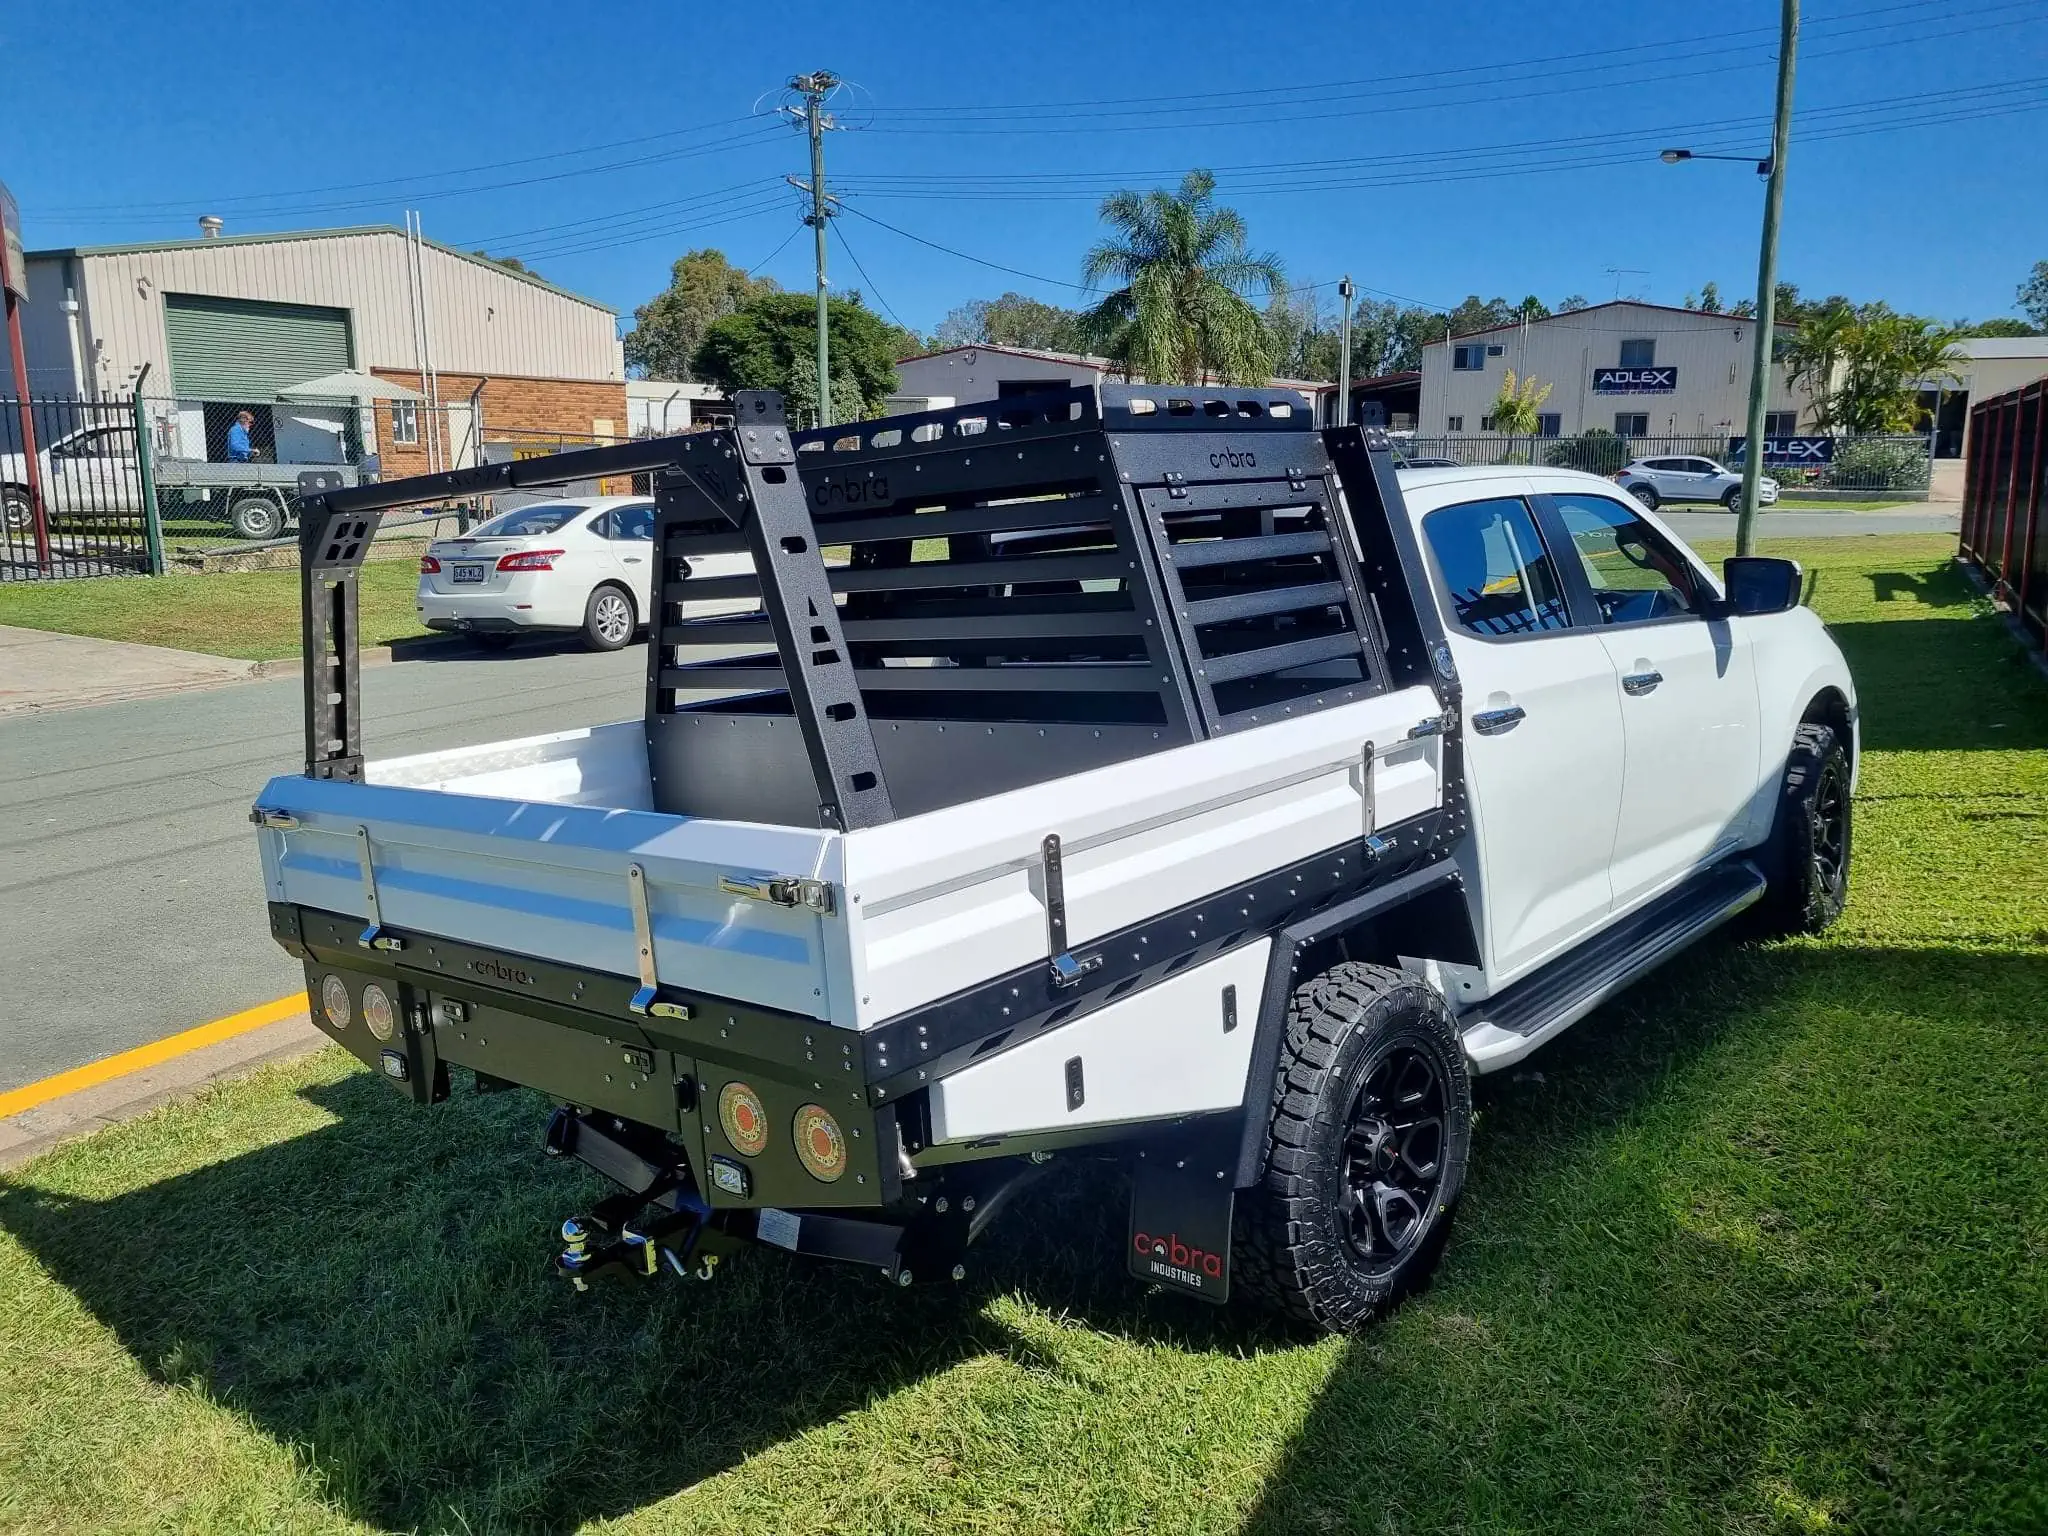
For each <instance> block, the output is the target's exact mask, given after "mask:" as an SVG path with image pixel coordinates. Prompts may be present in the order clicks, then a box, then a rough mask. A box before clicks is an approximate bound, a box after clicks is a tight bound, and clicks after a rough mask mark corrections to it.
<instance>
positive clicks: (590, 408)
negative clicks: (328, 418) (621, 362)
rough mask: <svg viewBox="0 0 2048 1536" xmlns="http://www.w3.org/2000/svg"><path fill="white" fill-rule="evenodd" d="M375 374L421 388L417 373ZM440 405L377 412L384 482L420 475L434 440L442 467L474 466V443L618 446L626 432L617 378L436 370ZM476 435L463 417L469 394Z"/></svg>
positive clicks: (398, 405) (395, 406) (392, 406)
mask: <svg viewBox="0 0 2048 1536" xmlns="http://www.w3.org/2000/svg"><path fill="white" fill-rule="evenodd" d="M372 372H374V373H375V374H376V375H377V377H379V378H381V379H389V380H390V381H391V382H392V383H394V384H402V385H404V386H405V387H406V388H408V389H422V388H423V385H422V384H421V382H420V376H419V374H418V373H417V372H415V371H412V370H409V369H404V368H376V369H373V370H372ZM437 379H438V389H439V394H440V408H439V409H438V410H433V409H430V408H429V407H428V406H427V405H425V404H419V405H413V404H411V403H409V402H404V401H392V402H389V403H388V404H386V405H383V406H381V407H379V409H378V412H377V414H378V422H377V445H378V448H379V450H380V456H381V458H382V462H383V471H384V476H385V478H386V479H395V478H397V477H398V476H401V475H419V474H425V473H426V472H427V470H428V469H429V468H430V467H431V464H430V460H429V454H430V451H432V449H433V447H434V439H435V435H436V434H437V433H438V434H439V437H440V448H439V452H440V457H441V460H442V462H444V463H448V464H474V463H476V462H478V458H479V453H478V446H477V445H478V444H479V443H481V444H482V445H483V447H484V448H486V449H488V448H489V447H490V446H491V445H492V444H504V443H510V444H512V445H514V447H515V449H516V448H518V447H524V446H531V447H535V448H540V447H547V448H556V447H594V446H598V445H601V444H605V443H612V442H623V441H625V439H626V438H627V436H628V435H629V432H628V426H627V416H626V385H625V382H624V381H623V380H617V381H613V380H593V379H529V378H505V377H501V376H496V375H494V376H491V377H487V378H486V377H481V376H479V375H476V374H463V373H448V372H442V373H440V374H438V375H437ZM479 384H481V385H482V386H483V388H482V391H481V392H480V393H478V394H476V395H475V400H476V405H477V408H478V410H477V414H479V415H481V416H482V418H483V421H482V426H481V432H479V430H478V426H477V423H476V421H475V420H474V418H473V417H472V415H471V406H470V402H471V398H472V392H473V391H476V389H477V386H478V385H479Z"/></svg>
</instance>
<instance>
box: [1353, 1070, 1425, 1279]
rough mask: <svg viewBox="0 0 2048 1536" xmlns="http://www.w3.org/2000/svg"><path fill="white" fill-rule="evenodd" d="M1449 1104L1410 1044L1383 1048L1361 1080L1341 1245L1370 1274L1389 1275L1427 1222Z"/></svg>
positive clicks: (1354, 1120)
mask: <svg viewBox="0 0 2048 1536" xmlns="http://www.w3.org/2000/svg"><path fill="white" fill-rule="evenodd" d="M1446 1103H1447V1098H1446V1095H1445V1092H1444V1085H1443V1081H1442V1079H1441V1078H1439V1076H1438V1075H1437V1071H1436V1068H1435V1067H1434V1066H1433V1065H1432V1064H1431V1062H1430V1060H1429V1058H1428V1057H1427V1056H1425V1055H1424V1054H1423V1053H1422V1052H1421V1051H1418V1050H1415V1049H1413V1048H1412V1047H1407V1046H1396V1047H1395V1048H1394V1049H1392V1050H1390V1051H1388V1052H1387V1053H1386V1054H1385V1055H1384V1056H1382V1057H1381V1058H1380V1060H1379V1061H1377V1062H1375V1063H1374V1064H1373V1065H1372V1066H1371V1067H1369V1068H1368V1069H1367V1072H1366V1078H1365V1081H1364V1082H1363V1083H1361V1084H1360V1085H1359V1089H1358V1097H1357V1099H1356V1100H1355V1101H1354V1102H1353V1104H1352V1106H1351V1114H1350V1117H1349V1119H1348V1121H1347V1122H1346V1128H1345V1136H1344V1163H1343V1167H1342V1169H1341V1170H1340V1177H1341V1178H1342V1179H1343V1183H1344V1190H1343V1195H1342V1204H1343V1211H1344V1242H1345V1246H1346V1247H1348V1248H1349V1249H1350V1250H1351V1253H1352V1256H1353V1257H1354V1258H1355V1259H1356V1260H1357V1262H1358V1263H1359V1264H1360V1265H1361V1266H1362V1267H1363V1268H1364V1269H1365V1271H1366V1272H1367V1273H1368V1274H1370V1275H1374V1276H1387V1275H1391V1274H1392V1273H1393V1272H1394V1271H1395V1270H1396V1269H1398V1268H1399V1267H1400V1265H1401V1262H1402V1261H1403V1260H1404V1259H1406V1258H1407V1257H1408V1255H1409V1253H1410V1252H1412V1251H1413V1249H1414V1248H1415V1245H1416V1243H1417V1241H1418V1240H1419V1239H1420V1238H1421V1236H1422V1234H1423V1233H1424V1232H1425V1231H1427V1230H1428V1228H1429V1217H1430V1215H1431V1213H1432V1212H1434V1211H1435V1210H1436V1208H1437V1201H1438V1199H1439V1197H1440V1196H1441V1194H1442V1192H1443V1174H1444V1111H1445V1106H1446Z"/></svg>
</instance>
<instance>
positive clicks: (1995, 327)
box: [1956, 315, 2041, 336]
mask: <svg viewBox="0 0 2048 1536" xmlns="http://www.w3.org/2000/svg"><path fill="white" fill-rule="evenodd" d="M1956 334H1957V335H1958V336H2038V335H2040V334H2041V329H2040V327H2039V326H2033V325H2029V324H2027V322H2026V321H2024V320H2022V319H2020V317H2019V316H2017V315H1998V316H1995V317H1994V318H1992V319H1990V320H1979V321H1977V322H1976V323H1975V324H1974V325H1973V324H1971V323H1969V322H1968V321H1965V322H1964V323H1962V324H1961V325H1958V326H1957V327H1956Z"/></svg>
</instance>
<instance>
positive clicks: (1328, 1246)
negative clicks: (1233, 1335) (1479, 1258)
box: [1232, 961, 1472, 1333]
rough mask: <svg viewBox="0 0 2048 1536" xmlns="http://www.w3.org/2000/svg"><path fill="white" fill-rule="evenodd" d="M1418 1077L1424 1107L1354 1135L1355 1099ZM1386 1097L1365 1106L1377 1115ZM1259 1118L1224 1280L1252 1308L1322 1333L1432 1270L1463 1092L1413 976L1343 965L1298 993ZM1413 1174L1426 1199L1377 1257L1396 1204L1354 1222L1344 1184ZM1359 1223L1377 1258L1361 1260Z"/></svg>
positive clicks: (1359, 1320)
mask: <svg viewBox="0 0 2048 1536" xmlns="http://www.w3.org/2000/svg"><path fill="white" fill-rule="evenodd" d="M1418 1068H1426V1070H1427V1072H1428V1074H1429V1075H1430V1077H1431V1079H1432V1086H1433V1088H1434V1092H1435V1097H1434V1099H1433V1100H1432V1101H1430V1102H1428V1103H1424V1104H1421V1105H1417V1106H1415V1108H1416V1110H1417V1113H1415V1114H1413V1115H1411V1116H1410V1118H1409V1119H1408V1120H1405V1121H1404V1120H1401V1119H1400V1115H1399V1113H1398V1112H1397V1113H1393V1114H1388V1115H1386V1116H1385V1117H1384V1118H1378V1117H1375V1116H1372V1115H1369V1114H1368V1115H1364V1117H1363V1125H1362V1123H1361V1116H1362V1114H1363V1112H1365V1111H1366V1110H1368V1109H1369V1108H1370V1107H1372V1106H1373V1101H1374V1095H1372V1094H1369V1093H1368V1091H1367V1090H1368V1089H1372V1088H1374V1087H1375V1085H1378V1086H1379V1087H1380V1088H1381V1089H1384V1088H1385V1086H1386V1085H1387V1083H1388V1080H1389V1077H1390V1076H1392V1077H1393V1078H1394V1079H1396V1081H1395V1082H1394V1085H1393V1086H1394V1087H1395V1088H1396V1089H1397V1090H1399V1089H1402V1088H1406V1089H1413V1088H1415V1087H1416V1085H1417V1084H1418V1083H1419V1082H1420V1081H1421V1078H1420V1076H1419V1075H1418ZM1386 1097H1387V1095H1386V1094H1385V1093H1384V1092H1383V1091H1382V1092H1381V1093H1379V1094H1378V1095H1377V1098H1378V1100H1379V1101H1381V1105H1382V1107H1384V1101H1385V1100H1386ZM1398 1097H1399V1094H1398V1092H1397V1093H1396V1095H1395V1098H1396V1100H1398ZM1396 1107H1397V1109H1398V1104H1397V1106H1396ZM1432 1110H1433V1111H1434V1113H1428V1112H1427V1111H1432ZM1266 1112H1267V1116H1268V1120H1267V1146H1266V1165H1265V1171H1264V1173H1263V1175H1262V1177H1261V1179H1260V1181H1259V1183H1258V1184H1256V1185H1254V1186H1253V1187H1252V1188H1251V1189H1248V1190H1246V1191H1244V1193H1243V1194H1242V1195H1241V1196H1240V1197H1239V1200H1238V1202H1237V1213H1236V1221H1235V1227H1236V1230H1235V1233H1234V1243H1233V1250H1232V1271H1233V1274H1234V1275H1235V1277H1236V1281H1237V1283H1238V1285H1239V1286H1240V1287H1241V1288H1242V1289H1243V1290H1244V1291H1245V1292H1246V1293H1247V1294H1248V1295H1249V1296H1250V1297H1252V1298H1253V1299H1255V1300H1257V1301H1260V1302H1263V1303H1264V1304H1265V1305H1267V1306H1269V1307H1272V1308H1274V1309H1276V1310H1278V1311H1280V1312H1282V1313H1284V1314H1286V1315H1287V1316H1289V1317H1292V1318H1295V1319H1297V1320H1299V1321H1301V1322H1305V1323H1311V1324H1313V1325H1315V1326H1316V1327H1318V1328H1321V1329H1324V1330H1325V1331H1327V1332H1332V1333H1340V1332H1348V1331H1350V1330H1353V1329H1356V1328H1360V1327H1363V1326H1364V1325H1365V1324H1367V1323H1369V1322H1371V1321H1372V1320H1373V1319H1374V1318H1376V1317H1378V1316H1380V1315H1381V1314H1382V1313H1384V1312H1386V1311H1387V1310H1388V1309H1389V1308H1391V1307H1392V1306H1394V1305H1395V1304H1396V1303H1397V1302H1399V1301H1400V1300H1401V1298H1402V1297H1404V1296H1406V1295H1407V1294H1408V1293H1409V1292H1411V1291H1413V1290H1414V1289H1415V1288H1416V1287H1417V1286H1418V1285H1420V1284H1421V1283H1422V1282H1423V1281H1424V1280H1426V1279H1427V1278H1428V1276H1429V1274H1430V1271H1431V1270H1433V1269H1434V1268H1435V1267H1436V1262H1437V1260H1438V1258H1439V1257H1440V1256H1441V1255H1442V1253H1443V1247H1444V1242H1445V1240H1446V1238H1447V1237H1448V1235H1449V1231H1450V1224H1451V1215H1452V1212H1453V1210H1454V1209H1455V1207H1456V1205H1457V1201H1458V1195H1459V1192H1460V1191H1461V1190H1462V1189H1463V1187H1464V1182H1465V1163H1466V1157H1467V1154H1468V1151H1469V1149H1470V1146H1471V1140H1472V1084H1471V1079H1470V1077H1469V1075H1468V1074H1467V1071H1466V1066H1465V1052H1464V1048H1463V1046H1462V1045H1461V1044H1460V1043H1459V1039H1458V1030H1457V1026H1456V1025H1455V1023H1454V1022H1453V1021H1452V1018H1451V1013H1450V1010H1449V1009H1448V1008H1447V1007H1446V1006H1445V1005H1444V1000H1443V998H1442V997H1441V996H1440V995H1439V994H1438V993H1437V991H1436V989H1435V988H1434V987H1431V986H1430V985H1429V984H1428V983H1426V982H1424V981H1422V980H1421V979H1420V978H1419V977H1415V976H1410V975H1408V974H1407V973H1406V972H1404V971H1398V970H1392V969H1389V968H1388V967H1386V966H1380V965H1365V964H1360V963H1357V962H1353V961H1347V962H1345V963H1343V964H1341V965H1336V966H1333V967H1331V968H1330V969H1329V970H1327V971H1325V972H1323V973H1322V974H1321V975H1320V976H1317V977H1316V978H1314V979H1313V980H1312V981H1309V982H1307V983H1306V984H1304V985H1303V986H1301V987H1299V988H1298V989H1296V991H1295V993H1294V996H1293V998H1292V999H1291V1000H1290V1002H1289V1004H1288V1009H1287V1033H1286V1036H1285V1038H1284V1039H1283V1040H1282V1041H1281V1045H1280V1060H1279V1065H1278V1070H1277V1071H1276V1073H1275V1075H1274V1082H1273V1089H1272V1100H1271V1103H1270V1105H1269V1106H1268V1107H1267V1111H1266ZM1431 1121H1433V1122H1434V1125H1435V1129H1434V1131H1433V1132H1432V1131H1431V1130H1430V1129H1429V1124H1428V1123H1429V1122H1431ZM1418 1122H1421V1123H1420V1124H1418ZM1396 1125H1404V1126H1406V1127H1407V1129H1405V1130H1397V1129H1395V1128H1394V1127H1395V1126H1396ZM1390 1153H1391V1155H1390ZM1411 1159H1412V1161H1411ZM1417 1166H1421V1167H1425V1168H1430V1169H1433V1170H1434V1172H1433V1174H1432V1176H1431V1177H1430V1178H1429V1179H1427V1180H1422V1181H1420V1182H1422V1183H1424V1184H1426V1185H1427V1191H1428V1192H1427V1198H1426V1200H1423V1201H1421V1202H1418V1201H1417V1199H1416V1198H1415V1197H1414V1193H1413V1191H1412V1190H1410V1191H1408V1192H1407V1203H1408V1205H1410V1206H1413V1207H1415V1210H1416V1214H1415V1217H1414V1220H1413V1222H1412V1223H1405V1226H1406V1231H1405V1236H1404V1239H1403V1240H1402V1241H1401V1242H1400V1243H1398V1244H1397V1245H1392V1246H1389V1245H1388V1244H1386V1243H1385V1242H1383V1241H1382V1239H1384V1238H1385V1237H1386V1235H1387V1234H1388V1233H1389V1232H1392V1231H1394V1230H1395V1229H1394V1228H1393V1227H1391V1226H1389V1225H1388V1224H1387V1223H1386V1222H1384V1221H1382V1220H1380V1217H1383V1216H1384V1215H1385V1214H1386V1212H1387V1211H1388V1210H1389V1209H1390V1208H1391V1209H1393V1210H1394V1211H1395V1212H1396V1213H1397V1214H1398V1213H1399V1212H1400V1210H1401V1202H1400V1201H1399V1200H1392V1199H1389V1200H1387V1201H1386V1202H1385V1203H1382V1202H1381V1201H1380V1200H1377V1199H1376V1200H1375V1201H1374V1207H1375V1211H1376V1212H1377V1214H1374V1213H1369V1212H1366V1211H1364V1210H1362V1209H1360V1208H1359V1202H1360V1200H1361V1199H1362V1198H1363V1197H1361V1196H1357V1195H1355V1194H1354V1188H1355V1181H1356V1180H1357V1179H1358V1178H1359V1177H1360V1176H1361V1174H1363V1176H1365V1177H1370V1176H1371V1173H1372V1172H1373V1171H1374V1170H1379V1169H1384V1171H1385V1172H1386V1173H1387V1175H1388V1180H1389V1181H1391V1180H1392V1178H1393V1175H1395V1174H1396V1173H1399V1174H1401V1175H1402V1176H1403V1177H1404V1178H1406V1179H1407V1182H1408V1184H1409V1185H1414V1184H1416V1183H1417V1182H1418V1179H1417V1178H1416V1177H1415V1176H1414V1169H1415V1168H1416V1167H1417ZM1371 1187H1372V1188H1375V1189H1378V1188H1381V1187H1383V1186H1382V1185H1379V1184H1375V1185H1372V1186H1371ZM1361 1217H1363V1218H1364V1219H1365V1228H1366V1236H1367V1240H1368V1242H1369V1243H1370V1244H1371V1245H1372V1246H1373V1247H1374V1248H1375V1249H1377V1250H1378V1252H1379V1257H1378V1258H1377V1259H1375V1258H1374V1256H1373V1255H1372V1254H1370V1253H1367V1252H1364V1251H1361V1247H1360V1243H1359V1240H1358V1221H1359V1219H1360V1218H1361Z"/></svg>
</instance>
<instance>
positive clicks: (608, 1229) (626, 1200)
mask: <svg viewBox="0 0 2048 1536" xmlns="http://www.w3.org/2000/svg"><path fill="white" fill-rule="evenodd" d="M544 1145H545V1148H546V1151H547V1154H548V1155H549V1156H550V1157H563V1156H573V1157H576V1158H577V1159H579V1160H580V1161H582V1162H585V1163H588V1164H589V1165H590V1166H591V1167H592V1168H595V1169H596V1170H597V1171H598V1172H599V1173H602V1174H604V1175H605V1176H606V1177H607V1178H610V1179H613V1180H615V1181H616V1182H618V1183H620V1184H623V1185H624V1186H625V1188H623V1189H622V1190H620V1191H619V1193H617V1194H615V1195H611V1196H609V1197H607V1198H606V1199H604V1200H601V1201H599V1202H598V1203H597V1205H596V1206H595V1207H594V1208H593V1209H592V1210H591V1212H590V1214H589V1215H587V1216H571V1217H570V1218H569V1219H568V1220H567V1221H565V1222H563V1223H562V1251H561V1252H560V1253H559V1254H557V1255H556V1256H555V1272H556V1273H557V1274H559V1275H561V1276H563V1277H564V1278H566V1279H567V1280H568V1281H569V1282H570V1283H571V1284H573V1285H574V1286H575V1287H576V1289H577V1290H579V1291H583V1290H588V1289H589V1288H590V1281H591V1280H592V1279H593V1278H594V1277H595V1276H598V1275H633V1276H640V1277H646V1276H651V1275H656V1274H659V1273H660V1272H661V1269H662V1266H663V1265H664V1264H666V1265H667V1266H668V1267H669V1268H670V1269H671V1270H673V1271H674V1272H675V1273H676V1274H678V1275H684V1276H691V1275H694V1276H695V1277H696V1278H697V1279H699V1280H709V1279H710V1278H711V1277H712V1276H713V1275H714V1274H716V1273H717V1272H718V1262H719V1260H720V1259H721V1258H723V1257H724V1256H725V1254H726V1253H727V1252H729V1251H730V1250H731V1249H733V1248H736V1247H737V1246H738V1241H737V1240H736V1239H735V1238H733V1237H731V1236H729V1235H727V1234H726V1233H724V1232H722V1231H720V1230H718V1229H717V1228H716V1227H714V1226H712V1225H711V1218H712V1212H711V1207H710V1205H708V1204H707V1203H706V1202H705V1200H704V1197H703V1196H702V1195H701V1194H699V1193H698V1192H697V1186H696V1182H695V1181H694V1180H693V1179H692V1178H691V1177H690V1172H689V1169H688V1168H687V1167H686V1166H684V1165H682V1164H680V1163H678V1162H676V1161H675V1160H674V1154H675V1148H673V1147H672V1146H670V1145H669V1144H668V1142H667V1141H666V1139H665V1138H663V1137H662V1136H661V1135H660V1133H659V1132H656V1131H652V1130H649V1129H647V1128H644V1127H641V1126H635V1125H632V1124H629V1123H628V1122H626V1121H623V1120H618V1119H609V1118H608V1119H607V1120H606V1121H605V1122H604V1123H602V1124H600V1123H599V1122H598V1121H596V1120H593V1119H590V1118H587V1117H585V1116H582V1115H578V1114H575V1113H573V1112H572V1111H570V1110H567V1109H558V1110H556V1111H555V1114H554V1118H553V1119H552V1120H550V1121H549V1122H548V1131H547V1140H546V1142H545V1144H544Z"/></svg>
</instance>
